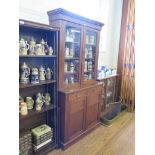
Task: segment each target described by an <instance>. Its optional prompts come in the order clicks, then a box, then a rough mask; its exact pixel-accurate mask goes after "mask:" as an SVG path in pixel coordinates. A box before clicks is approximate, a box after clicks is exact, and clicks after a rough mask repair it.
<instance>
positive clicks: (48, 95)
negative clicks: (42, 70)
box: [44, 93, 51, 105]
mask: <svg viewBox="0 0 155 155" xmlns="http://www.w3.org/2000/svg"><path fill="white" fill-rule="evenodd" d="M44 96H45V105H50V102H51V97H50V94H49V93H45V95H44Z"/></svg>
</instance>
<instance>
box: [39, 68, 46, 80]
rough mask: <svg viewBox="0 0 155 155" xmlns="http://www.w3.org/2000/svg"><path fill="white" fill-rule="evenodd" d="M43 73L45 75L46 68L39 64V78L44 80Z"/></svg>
mask: <svg viewBox="0 0 155 155" xmlns="http://www.w3.org/2000/svg"><path fill="white" fill-rule="evenodd" d="M45 75H46V70H45V68H44V67H43V66H42V65H41V66H40V68H39V80H41V81H44V80H45Z"/></svg>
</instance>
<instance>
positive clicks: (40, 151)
mask: <svg viewBox="0 0 155 155" xmlns="http://www.w3.org/2000/svg"><path fill="white" fill-rule="evenodd" d="M56 147H57V144H55V143H54V142H50V143H48V144H46V145H45V146H43V147H41V148H40V149H38V150H37V151H36V152H34V153H33V154H34V155H42V154H45V153H47V152H49V151H52V150H53V149H55V148H56Z"/></svg>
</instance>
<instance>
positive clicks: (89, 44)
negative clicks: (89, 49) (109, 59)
mask: <svg viewBox="0 0 155 155" xmlns="http://www.w3.org/2000/svg"><path fill="white" fill-rule="evenodd" d="M86 45H88V46H96V44H91V43H86Z"/></svg>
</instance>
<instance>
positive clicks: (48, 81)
mask: <svg viewBox="0 0 155 155" xmlns="http://www.w3.org/2000/svg"><path fill="white" fill-rule="evenodd" d="M55 82H56V80H45V81H41V82H39V83H36V84H32V83H27V84H21V83H20V84H19V88H29V87H35V86H40V85H46V84H51V83H55Z"/></svg>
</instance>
